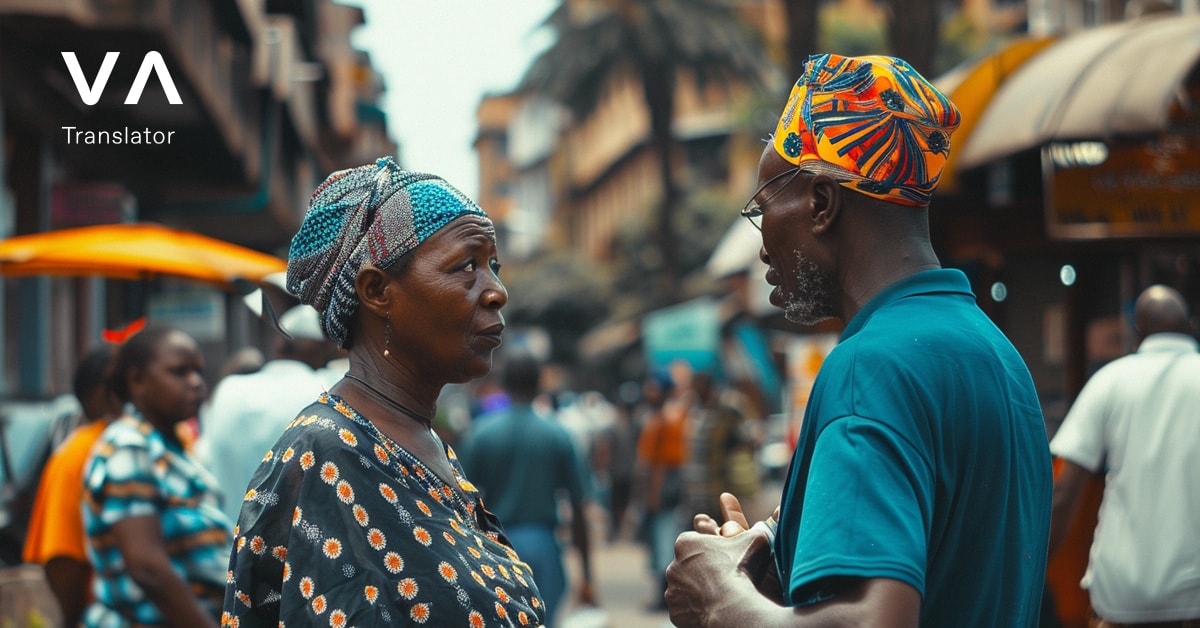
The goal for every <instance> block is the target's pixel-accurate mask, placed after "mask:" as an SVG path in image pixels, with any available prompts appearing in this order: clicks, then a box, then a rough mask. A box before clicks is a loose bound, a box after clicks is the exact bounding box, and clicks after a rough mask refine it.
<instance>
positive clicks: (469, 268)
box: [462, 260, 479, 272]
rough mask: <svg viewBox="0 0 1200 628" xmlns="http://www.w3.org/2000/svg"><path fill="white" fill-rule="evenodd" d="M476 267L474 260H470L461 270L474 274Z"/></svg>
mask: <svg viewBox="0 0 1200 628" xmlns="http://www.w3.org/2000/svg"><path fill="white" fill-rule="evenodd" d="M478 267H479V266H478V265H477V264H476V263H475V260H471V261H469V262H467V263H466V264H463V267H462V269H463V270H466V271H469V272H475V269H476V268H478Z"/></svg>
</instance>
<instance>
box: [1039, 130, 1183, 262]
mask: <svg viewBox="0 0 1200 628" xmlns="http://www.w3.org/2000/svg"><path fill="white" fill-rule="evenodd" d="M1042 164H1043V172H1044V173H1045V182H1046V220H1047V232H1048V233H1049V235H1050V237H1053V238H1064V239H1096V238H1119V237H1138V236H1183V235H1197V234H1200V138H1196V137H1188V136H1183V135H1164V136H1162V137H1158V138H1155V139H1152V140H1145V141H1139V142H1131V141H1125V142H1110V143H1107V144H1103V143H1099V142H1075V143H1062V142H1060V143H1055V144H1051V145H1049V146H1046V147H1045V148H1043V149H1042Z"/></svg>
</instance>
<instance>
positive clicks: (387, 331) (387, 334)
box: [383, 313, 392, 358]
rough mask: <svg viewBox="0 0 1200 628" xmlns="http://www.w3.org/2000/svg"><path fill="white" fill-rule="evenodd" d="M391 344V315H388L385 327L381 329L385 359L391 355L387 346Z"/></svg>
mask: <svg viewBox="0 0 1200 628" xmlns="http://www.w3.org/2000/svg"><path fill="white" fill-rule="evenodd" d="M391 343H392V315H391V314H390V313H389V314H388V315H387V327H384V328H383V357H385V358H386V357H388V356H389V355H391V353H392V352H391V351H390V350H388V345H390V344H391Z"/></svg>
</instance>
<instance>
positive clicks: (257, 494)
mask: <svg viewBox="0 0 1200 628" xmlns="http://www.w3.org/2000/svg"><path fill="white" fill-rule="evenodd" d="M499 267H500V264H499V262H498V261H497V259H496V234H495V229H494V227H493V226H492V223H491V221H490V220H489V219H488V218H487V215H486V214H484V212H483V211H482V210H481V209H480V208H479V207H478V206H477V205H475V203H473V202H471V201H470V200H469V199H467V198H466V197H465V196H463V194H462V193H461V192H459V191H458V190H456V189H455V188H453V187H452V186H451V185H450V184H449V183H447V182H446V181H444V180H442V179H441V178H438V177H435V176H433V175H427V174H419V173H412V172H406V171H403V170H401V169H400V168H399V167H398V166H397V165H396V163H395V161H393V160H392V159H391V158H382V159H379V160H378V161H377V162H376V163H375V164H374V165H371V166H362V167H359V168H354V169H351V170H344V171H340V172H336V173H334V174H332V175H330V177H329V178H328V179H327V180H326V181H325V183H323V184H322V185H321V186H320V187H319V188H317V190H316V192H314V193H313V198H312V201H311V203H310V206H309V210H308V213H307V215H306V216H305V218H304V223H303V224H302V225H301V227H300V231H299V233H297V234H296V236H295V238H294V239H293V240H292V246H291V251H290V255H289V259H288V290H289V291H291V292H292V293H294V294H296V295H297V296H298V297H299V298H300V301H301V302H302V303H306V304H310V305H312V306H314V307H315V308H316V309H317V310H318V311H320V312H321V328H322V330H324V332H325V334H326V335H328V336H329V337H330V339H332V340H334V341H335V342H337V343H338V344H339V345H341V346H342V347H343V348H345V349H347V351H348V355H349V360H350V368H349V371H348V372H347V373H346V376H345V377H344V378H343V379H342V380H340V381H339V382H338V383H337V384H335V385H334V386H333V387H332V388H331V390H330V391H329V393H327V394H323V395H321V396H320V397H319V398H318V399H317V401H316V403H314V404H313V405H311V406H309V407H308V408H306V409H305V410H304V411H302V412H301V413H300V416H298V417H297V418H296V420H294V421H293V422H292V424H291V425H290V426H289V427H288V429H287V430H286V431H285V432H284V433H283V435H282V436H281V437H280V439H279V441H278V442H277V443H276V445H275V448H274V449H273V450H272V451H270V452H268V454H267V455H266V457H265V458H264V459H263V463H262V465H261V466H260V468H259V470H258V471H257V473H256V474H255V476H254V478H253V479H252V480H251V481H250V490H249V491H248V492H247V493H246V495H245V498H244V501H243V504H242V511H241V515H240V516H239V520H238V527H237V529H236V531H235V535H236V539H235V549H234V552H233V555H232V556H231V558H230V567H229V569H230V574H231V580H230V584H229V586H228V588H227V590H226V597H225V613H224V615H223V616H222V620H223V622H224V623H227V624H230V625H239V626H241V627H243V628H246V627H249V626H269V627H271V628H274V627H275V626H283V625H286V626H302V625H314V626H315V625H331V626H352V625H358V626H376V625H380V626H382V625H412V624H426V625H431V626H497V625H503V626H508V625H517V626H521V625H531V626H532V625H540V624H541V623H542V622H543V619H542V617H543V611H544V609H543V603H542V601H541V599H540V597H539V595H538V591H537V587H536V585H535V584H534V581H533V578H532V574H531V573H530V571H529V568H528V567H527V566H526V565H525V563H523V562H522V561H521V560H520V558H519V557H518V556H517V554H516V552H514V551H513V550H512V547H511V546H510V544H509V543H508V541H507V539H506V538H505V536H504V534H503V531H502V529H501V527H500V525H499V522H498V521H497V520H496V518H495V517H494V516H493V515H491V513H488V512H487V511H486V510H485V509H484V507H483V504H482V502H481V501H480V498H479V493H478V491H476V489H475V487H474V486H473V485H472V484H471V483H470V482H468V481H467V480H466V478H465V477H464V476H463V473H462V469H461V467H460V465H459V463H458V461H457V459H456V458H455V455H454V452H453V451H452V450H451V449H450V448H449V447H448V446H447V445H445V444H444V443H442V441H441V440H439V439H438V437H437V435H436V434H435V433H434V431H433V430H432V429H431V426H432V420H433V417H434V413H435V403H436V401H437V399H438V394H439V393H440V391H441V390H442V387H443V386H444V385H446V384H448V383H455V382H465V381H468V380H470V379H474V378H478V377H482V376H483V375H486V374H487V373H488V371H489V370H490V368H491V364H492V351H493V350H494V349H495V348H496V347H497V346H499V345H500V333H501V331H502V330H503V329H504V322H503V321H504V319H503V317H502V316H501V314H500V308H501V307H503V306H504V304H505V303H506V302H507V300H508V294H507V293H506V292H505V289H504V285H503V284H502V283H501V282H500V280H499V278H498V277H497V271H498V270H499Z"/></svg>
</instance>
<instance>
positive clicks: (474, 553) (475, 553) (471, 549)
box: [467, 547, 483, 558]
mask: <svg viewBox="0 0 1200 628" xmlns="http://www.w3.org/2000/svg"><path fill="white" fill-rule="evenodd" d="M467 551H468V552H471V556H472V557H474V558H481V557H483V554H480V553H479V550H477V549H475V548H474V547H468V548H467Z"/></svg>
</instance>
